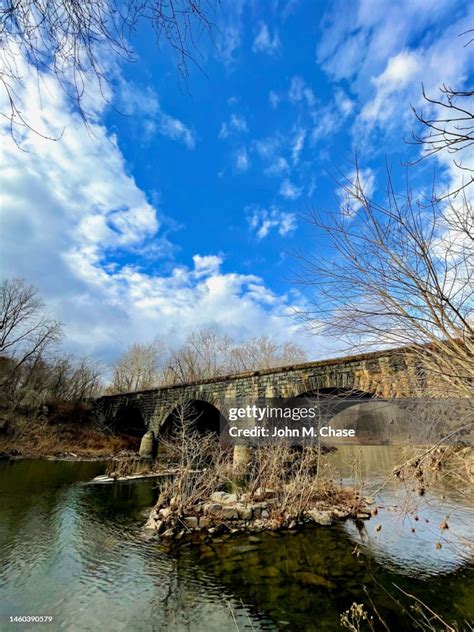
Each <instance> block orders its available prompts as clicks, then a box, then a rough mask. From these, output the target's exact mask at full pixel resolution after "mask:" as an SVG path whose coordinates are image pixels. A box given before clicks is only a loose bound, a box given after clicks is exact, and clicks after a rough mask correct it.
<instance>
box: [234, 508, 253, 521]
mask: <svg viewBox="0 0 474 632" xmlns="http://www.w3.org/2000/svg"><path fill="white" fill-rule="evenodd" d="M237 511H238V512H239V518H240V519H241V520H252V508H251V507H245V506H243V505H241V506H238V507H237Z"/></svg>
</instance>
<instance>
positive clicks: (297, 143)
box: [291, 128, 306, 165]
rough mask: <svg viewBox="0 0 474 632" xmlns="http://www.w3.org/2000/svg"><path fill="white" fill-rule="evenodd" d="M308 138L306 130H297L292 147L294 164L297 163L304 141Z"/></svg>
mask: <svg viewBox="0 0 474 632" xmlns="http://www.w3.org/2000/svg"><path fill="white" fill-rule="evenodd" d="M305 138H306V130H305V129H302V128H299V129H297V130H296V133H295V136H294V138H293V144H292V149H291V158H292V160H293V164H294V165H295V164H296V163H297V162H298V160H299V157H300V154H301V150H302V149H303V146H304V141H305Z"/></svg>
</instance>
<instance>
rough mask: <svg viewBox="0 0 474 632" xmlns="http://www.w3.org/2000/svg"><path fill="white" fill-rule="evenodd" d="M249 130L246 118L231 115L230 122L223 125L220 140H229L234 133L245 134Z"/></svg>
mask: <svg viewBox="0 0 474 632" xmlns="http://www.w3.org/2000/svg"><path fill="white" fill-rule="evenodd" d="M248 129H249V128H248V125H247V121H246V119H245V117H244V116H239V115H238V114H231V117H230V119H229V121H228V122H224V123H222V125H221V129H220V131H219V138H220V139H225V138H228V137H229V136H230V135H231V134H232V133H236V134H245V133H246V132H248Z"/></svg>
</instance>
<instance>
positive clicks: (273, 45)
mask: <svg viewBox="0 0 474 632" xmlns="http://www.w3.org/2000/svg"><path fill="white" fill-rule="evenodd" d="M279 48H280V38H279V37H278V33H274V35H273V37H271V35H270V31H269V30H268V26H267V25H266V23H265V22H260V24H259V27H258V32H257V34H256V36H255V39H254V41H253V46H252V50H253V52H254V53H256V52H260V53H268V54H269V55H274V54H275V53H276V52H277V51H278V49H279Z"/></svg>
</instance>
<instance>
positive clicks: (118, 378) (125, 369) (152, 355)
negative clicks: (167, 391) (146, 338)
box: [109, 341, 165, 393]
mask: <svg viewBox="0 0 474 632" xmlns="http://www.w3.org/2000/svg"><path fill="white" fill-rule="evenodd" d="M164 353H165V350H164V347H163V345H162V344H161V343H160V342H158V341H155V342H153V343H151V344H137V343H136V344H133V345H131V347H129V349H128V350H127V351H126V352H125V353H124V354H123V355H122V356H121V357H120V358H119V359H118V361H117V363H116V364H115V366H114V371H113V378H112V384H111V387H110V389H109V390H110V391H111V392H113V393H127V392H130V391H140V390H143V389H146V388H153V387H154V386H159V385H160V384H161V383H162V381H163V379H162V367H163V358H164Z"/></svg>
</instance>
